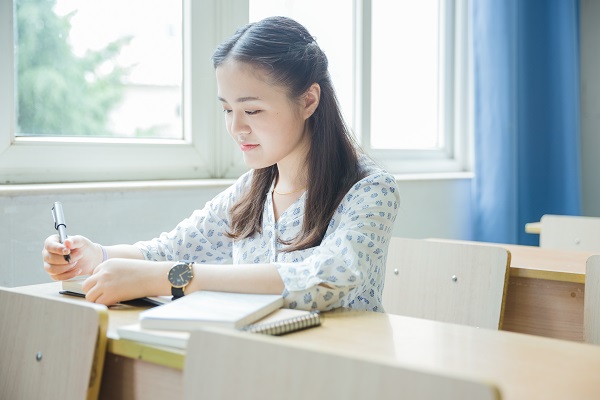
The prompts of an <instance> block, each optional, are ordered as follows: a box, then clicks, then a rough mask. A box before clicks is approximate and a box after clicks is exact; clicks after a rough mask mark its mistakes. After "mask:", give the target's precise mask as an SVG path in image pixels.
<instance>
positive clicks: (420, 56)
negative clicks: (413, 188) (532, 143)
mask: <svg viewBox="0 0 600 400" xmlns="http://www.w3.org/2000/svg"><path fill="white" fill-rule="evenodd" d="M315 10H318V12H315ZM465 13H466V9H465V4H464V2H463V1H460V0H458V1H453V0H438V1H397V0H362V1H361V0H355V1H354V2H350V1H344V0H337V1H327V2H323V1H319V0H288V1H285V2H282V1H278V0H250V20H251V21H256V20H259V19H262V18H264V17H266V16H269V15H277V14H279V15H285V16H288V17H291V18H294V19H296V20H297V21H299V22H301V23H302V24H304V25H305V26H306V27H307V28H308V30H309V31H310V32H311V34H313V35H314V36H315V37H316V39H317V42H318V43H319V45H320V46H321V47H322V48H323V50H324V51H325V53H326V54H327V57H328V58H329V60H330V63H329V64H330V71H331V75H332V79H333V83H334V85H335V87H336V90H337V92H338V96H339V98H340V103H341V106H342V109H343V113H344V115H345V117H346V119H347V121H348V122H349V123H350V124H351V126H352V128H353V130H354V132H355V134H356V135H357V137H358V139H359V141H360V144H361V146H362V148H363V149H365V150H366V151H367V152H368V153H370V154H371V155H372V156H373V157H374V158H375V159H377V160H379V161H380V162H382V163H383V164H384V165H385V166H386V167H387V168H388V170H389V171H391V172H395V173H400V172H434V171H435V172H439V171H461V170H464V169H465V164H466V162H465V156H464V154H465V151H464V148H465V147H466V140H465V139H466V138H467V132H468V127H467V126H465V117H464V113H465V112H466V105H467V101H466V96H465V94H466V89H467V88H466V84H467V82H466V78H465V77H466V76H467V75H466V71H465V70H466V65H467V63H466V57H467V54H466V52H465V46H464V44H465V41H466V28H465V26H466V24H465ZM333 24H334V25H335V29H332V26H333Z"/></svg>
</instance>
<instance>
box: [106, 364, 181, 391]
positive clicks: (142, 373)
mask: <svg viewBox="0 0 600 400" xmlns="http://www.w3.org/2000/svg"><path fill="white" fill-rule="evenodd" d="M99 398H100V399H102V400H104V399H105V400H135V399H144V400H146V399H171V400H175V399H183V372H182V371H181V370H178V369H175V368H169V367H165V366H162V365H157V364H152V363H149V362H146V361H141V360H135V359H131V358H127V357H122V356H117V355H114V354H110V353H107V354H106V359H105V360H104V372H103V374H102V385H101V386H100V396H99Z"/></svg>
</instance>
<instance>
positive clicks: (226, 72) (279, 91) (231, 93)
mask: <svg viewBox="0 0 600 400" xmlns="http://www.w3.org/2000/svg"><path fill="white" fill-rule="evenodd" d="M215 73H216V77H217V88H218V96H219V97H220V98H222V99H224V100H227V101H232V100H233V99H236V98H240V97H258V98H260V99H265V100H266V99H270V98H273V97H280V96H282V95H283V96H286V95H287V89H286V88H285V87H282V86H280V85H275V84H274V83H273V81H272V79H270V77H269V75H268V74H267V72H266V71H265V70H264V69H262V68H258V67H256V66H255V65H252V64H249V63H245V62H241V61H236V60H231V59H230V60H226V61H225V62H224V63H223V64H221V65H219V66H218V67H217V68H216V70H215Z"/></svg>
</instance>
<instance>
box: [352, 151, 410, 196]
mask: <svg viewBox="0 0 600 400" xmlns="http://www.w3.org/2000/svg"><path fill="white" fill-rule="evenodd" d="M358 162H359V166H360V168H361V170H362V172H363V178H362V179H360V180H359V181H358V182H356V183H355V184H354V185H353V186H352V188H351V189H350V192H352V191H358V190H360V189H363V190H364V188H366V187H369V186H381V188H382V189H385V191H387V192H391V193H392V194H397V192H398V183H397V181H396V178H394V176H393V175H392V174H390V173H389V172H387V171H386V170H385V169H383V168H382V167H381V166H379V165H377V163H375V161H373V160H372V159H371V158H369V157H368V156H366V155H360V156H359V159H358Z"/></svg>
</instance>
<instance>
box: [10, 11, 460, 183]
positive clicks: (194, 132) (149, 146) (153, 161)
mask: <svg viewBox="0 0 600 400" xmlns="http://www.w3.org/2000/svg"><path fill="white" fill-rule="evenodd" d="M371 1H372V0H354V6H355V21H354V23H355V26H356V29H355V32H356V36H355V38H354V40H355V46H356V54H355V60H356V62H355V65H354V74H355V88H354V91H355V112H354V113H353V115H354V120H353V121H349V123H350V124H351V125H352V127H353V130H354V131H355V133H356V135H357V138H358V139H359V142H360V143H361V145H362V147H363V149H365V150H366V151H367V152H368V153H369V154H371V155H372V156H373V157H374V158H375V159H377V160H378V161H381V162H382V164H384V165H385V166H386V168H388V170H389V171H390V172H392V173H396V174H400V173H414V172H452V171H465V170H467V169H468V157H467V151H466V149H467V143H468V141H467V138H468V134H467V133H468V132H469V129H468V126H467V124H466V121H467V120H468V115H467V110H468V107H467V105H468V97H467V92H468V79H467V76H468V74H467V65H468V63H467V57H468V55H467V46H466V37H467V29H466V26H467V24H466V22H465V21H466V8H467V7H466V2H467V0H440V3H441V4H444V5H446V7H445V8H444V15H446V16H447V18H446V20H447V21H452V22H453V23H450V24H448V25H447V26H446V35H445V37H446V38H447V39H448V40H447V42H449V44H448V43H446V49H448V50H447V51H446V52H445V53H444V57H445V60H446V65H448V68H447V69H446V71H445V75H444V76H445V78H446V79H445V80H444V81H445V82H446V86H445V91H446V96H445V98H444V104H445V107H447V115H448V116H449V118H448V119H447V120H446V121H445V132H446V133H447V135H448V136H447V137H446V144H447V147H446V148H445V149H444V150H443V151H423V150H419V151H416V150H410V151H409V150H404V151H396V150H394V151H391V150H389V151H381V150H379V151H378V150H373V149H370V148H369V147H368V146H367V145H366V144H367V143H368V142H369V140H368V137H369V136H368V135H369V125H370V124H369V112H370V98H369V93H370V86H369V85H370V79H369V71H370V58H369V57H368V56H369V55H370V46H369V41H370V25H369V24H370V10H371ZM183 10H184V20H183V38H184V39H183V40H184V63H183V65H184V71H183V77H184V78H183V79H184V84H183V88H182V89H183V126H184V140H158V139H135V140H134V139H106V138H40V137H16V136H15V128H16V121H15V113H14V110H15V98H16V94H15V89H16V87H15V83H14V61H15V60H14V36H13V31H14V20H13V1H12V0H0V54H2V59H3V62H2V63H0V184H6V183H9V184H12V183H49V182H52V183H57V182H83V181H86V182H89V181H128V180H158V179H160V180H164V179H199V178H236V177H238V176H239V175H240V174H241V173H243V172H244V171H245V170H246V169H247V168H246V166H245V165H244V163H243V158H242V157H241V156H240V155H239V150H238V149H237V148H236V146H235V145H234V143H233V141H232V140H231V138H230V137H229V135H228V134H227V132H226V130H225V124H224V122H223V115H222V112H221V108H220V105H219V103H218V101H217V100H216V92H217V89H216V81H215V75H214V70H213V67H212V64H211V62H210V56H211V55H212V53H213V51H214V49H215V47H216V46H217V45H218V44H219V43H220V42H221V41H223V40H224V39H226V38H228V37H229V36H231V34H232V33H233V32H234V31H235V29H237V28H238V27H240V26H241V25H243V24H245V23H247V21H248V14H249V13H248V1H247V0H210V1H207V0H204V1H201V2H199V1H193V0H183ZM192 49H193V51H192ZM453 56H454V57H453Z"/></svg>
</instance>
